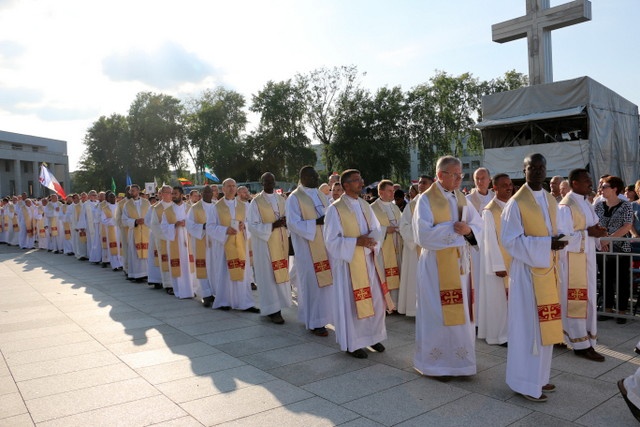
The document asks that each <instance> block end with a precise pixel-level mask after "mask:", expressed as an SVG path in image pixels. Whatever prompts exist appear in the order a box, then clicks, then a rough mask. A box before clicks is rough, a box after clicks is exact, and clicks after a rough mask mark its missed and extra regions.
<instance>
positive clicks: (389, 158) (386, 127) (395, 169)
mask: <svg viewBox="0 0 640 427" xmlns="http://www.w3.org/2000/svg"><path fill="white" fill-rule="evenodd" d="M340 104H341V105H340V108H341V110H342V111H343V113H344V114H342V115H341V116H340V120H338V121H337V123H336V133H335V140H334V142H333V143H332V144H331V145H330V147H329V154H330V156H331V159H332V160H333V162H334V165H335V166H336V167H338V168H340V169H347V168H357V169H359V170H360V171H361V172H362V174H363V176H364V177H365V178H367V179H369V180H371V181H375V180H378V179H380V178H390V179H393V180H396V181H405V180H406V179H407V175H408V169H409V143H408V138H407V134H406V127H407V126H406V120H407V114H406V112H407V109H406V104H405V97H404V94H403V92H402V90H401V89H400V88H399V87H394V88H392V89H388V88H381V89H378V91H377V92H376V93H375V95H373V96H372V95H371V93H370V92H369V91H368V90H366V89H361V88H357V89H355V90H353V91H352V92H351V93H350V94H345V95H343V96H342V97H341V100H340Z"/></svg>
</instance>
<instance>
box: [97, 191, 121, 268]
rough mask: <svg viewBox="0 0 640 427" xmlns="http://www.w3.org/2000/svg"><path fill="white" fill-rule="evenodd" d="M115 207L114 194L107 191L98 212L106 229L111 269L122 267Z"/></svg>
mask: <svg viewBox="0 0 640 427" xmlns="http://www.w3.org/2000/svg"><path fill="white" fill-rule="evenodd" d="M116 207H117V206H116V195H115V194H113V193H112V192H111V191H107V193H106V203H105V204H104V205H102V208H101V212H100V222H101V223H102V225H104V226H105V227H106V230H107V234H106V235H107V247H108V248H109V249H108V250H109V263H110V264H111V269H112V270H113V271H117V270H120V269H122V255H121V254H122V245H121V244H120V239H121V236H120V228H119V227H118V226H117V224H116Z"/></svg>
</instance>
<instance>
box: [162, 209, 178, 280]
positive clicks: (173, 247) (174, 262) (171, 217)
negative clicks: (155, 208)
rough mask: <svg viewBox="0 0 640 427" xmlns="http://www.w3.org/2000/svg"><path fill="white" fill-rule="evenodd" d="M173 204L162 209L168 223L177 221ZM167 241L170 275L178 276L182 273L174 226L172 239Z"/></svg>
mask: <svg viewBox="0 0 640 427" xmlns="http://www.w3.org/2000/svg"><path fill="white" fill-rule="evenodd" d="M173 206H174V205H171V206H169V207H168V208H167V209H165V210H164V216H165V218H167V222H168V223H169V224H175V223H176V222H178V217H177V216H176V213H175V211H174V210H173ZM167 242H168V243H169V254H168V255H170V256H171V259H169V264H170V265H171V276H172V277H180V276H181V275H182V274H181V272H180V246H179V245H178V230H177V228H176V230H175V235H174V237H173V240H167Z"/></svg>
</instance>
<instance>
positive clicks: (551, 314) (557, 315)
mask: <svg viewBox="0 0 640 427" xmlns="http://www.w3.org/2000/svg"><path fill="white" fill-rule="evenodd" d="M561 313H562V309H561V308H560V304H545V305H539V306H538V320H539V321H540V322H548V321H550V320H560V319H561V318H562V316H561Z"/></svg>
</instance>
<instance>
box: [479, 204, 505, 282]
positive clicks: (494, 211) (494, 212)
mask: <svg viewBox="0 0 640 427" xmlns="http://www.w3.org/2000/svg"><path fill="white" fill-rule="evenodd" d="M485 209H486V210H488V211H489V212H490V213H491V216H492V217H493V223H494V224H495V228H496V237H497V238H498V246H499V247H500V253H501V254H502V260H503V261H504V267H505V268H506V269H507V277H503V278H502V280H503V282H504V288H505V289H509V270H510V268H511V255H510V254H509V252H507V251H506V250H505V248H504V247H503V246H502V238H501V237H500V233H501V230H502V221H501V220H500V215H502V206H500V205H499V204H498V203H497V202H496V201H495V200H491V201H490V202H489V203H487V206H485Z"/></svg>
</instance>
